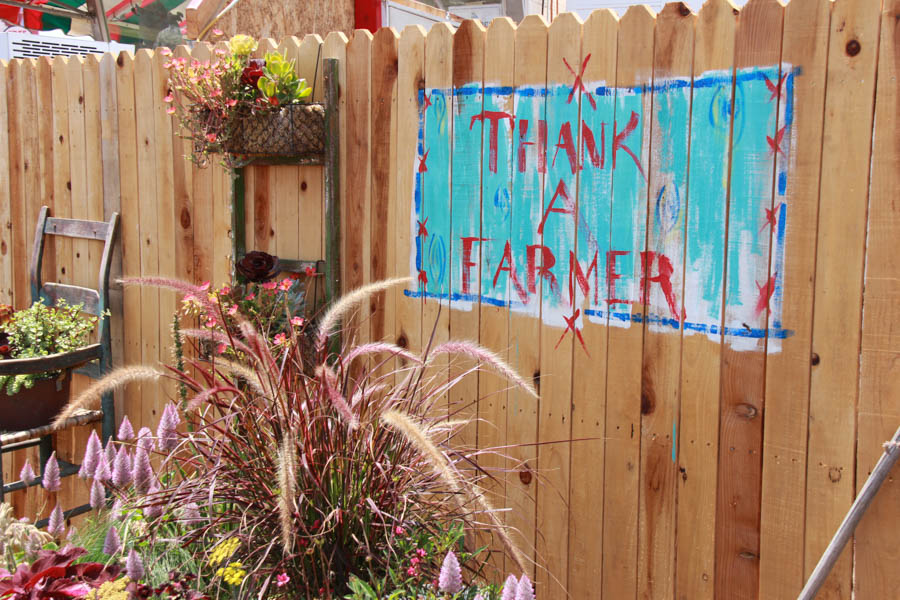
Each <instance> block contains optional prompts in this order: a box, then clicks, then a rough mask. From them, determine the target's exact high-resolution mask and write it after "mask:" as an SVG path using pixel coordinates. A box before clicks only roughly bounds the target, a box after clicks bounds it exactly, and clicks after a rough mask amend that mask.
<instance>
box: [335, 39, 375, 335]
mask: <svg viewBox="0 0 900 600" xmlns="http://www.w3.org/2000/svg"><path fill="white" fill-rule="evenodd" d="M371 55H372V34H371V33H369V32H368V31H367V30H365V29H357V30H356V31H355V32H354V34H353V37H352V38H351V39H350V43H348V44H347V112H346V113H345V114H346V118H347V163H346V165H347V189H348V190H351V189H352V190H354V192H353V193H352V194H351V195H350V196H349V197H348V202H347V204H345V205H344V207H343V208H344V210H343V211H342V215H341V219H342V231H343V232H344V246H343V249H342V258H343V261H342V265H341V268H342V269H343V282H344V290H345V291H346V292H349V291H351V290H353V289H355V288H358V287H359V286H361V285H363V284H365V283H368V282H369V281H371V272H370V269H371V264H372V261H371V248H370V246H369V235H370V231H371V229H370V209H371V202H370V198H371V194H372V185H371V138H370V127H369V123H370V121H369V119H370V118H371V113H370V108H369V107H370V104H369V103H370V86H371V83H372V78H371ZM368 317H369V307H368V305H367V304H363V305H362V306H360V308H359V310H358V311H357V312H356V314H355V315H354V316H353V317H352V318H349V319H347V321H346V322H345V323H344V329H345V331H346V342H345V343H351V344H352V343H353V341H354V340H355V341H356V342H358V343H364V342H366V341H368V340H369V325H368Z"/></svg>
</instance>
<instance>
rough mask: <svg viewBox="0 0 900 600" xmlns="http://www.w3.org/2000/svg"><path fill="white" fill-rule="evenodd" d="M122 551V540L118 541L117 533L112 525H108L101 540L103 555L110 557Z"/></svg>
mask: <svg viewBox="0 0 900 600" xmlns="http://www.w3.org/2000/svg"><path fill="white" fill-rule="evenodd" d="M121 549H122V540H120V539H119V531H118V530H117V529H116V528H115V526H114V525H110V526H109V529H108V530H107V531H106V538H104V540H103V554H106V555H107V556H112V555H113V554H116V553H117V552H118V551H119V550H121Z"/></svg>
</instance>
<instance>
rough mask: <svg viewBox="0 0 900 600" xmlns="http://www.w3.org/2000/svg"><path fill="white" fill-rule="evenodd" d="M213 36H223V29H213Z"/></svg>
mask: <svg viewBox="0 0 900 600" xmlns="http://www.w3.org/2000/svg"><path fill="white" fill-rule="evenodd" d="M212 34H213V35H214V36H217V37H218V36H220V35H222V30H221V29H218V28H216V29H213V30H212Z"/></svg>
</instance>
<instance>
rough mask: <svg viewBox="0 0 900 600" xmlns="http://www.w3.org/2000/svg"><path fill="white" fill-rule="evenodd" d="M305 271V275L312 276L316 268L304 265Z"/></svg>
mask: <svg viewBox="0 0 900 600" xmlns="http://www.w3.org/2000/svg"><path fill="white" fill-rule="evenodd" d="M305 272H306V276H307V277H312V276H314V275H315V274H316V269H315V268H314V267H306V269H305Z"/></svg>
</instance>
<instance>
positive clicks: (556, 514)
mask: <svg viewBox="0 0 900 600" xmlns="http://www.w3.org/2000/svg"><path fill="white" fill-rule="evenodd" d="M582 61H583V59H582V53H581V21H580V20H579V19H578V17H576V16H575V15H574V14H573V13H566V14H562V15H560V16H559V17H557V18H556V19H554V20H553V22H552V23H551V25H550V28H549V31H548V40H547V59H546V68H547V100H546V113H545V114H546V116H545V119H546V122H547V135H548V140H547V152H548V157H547V172H546V174H545V176H544V186H543V187H544V202H543V210H542V211H541V221H540V223H541V225H543V233H541V227H540V226H539V227H538V229H537V234H538V236H539V239H540V243H541V244H542V246H543V248H542V249H541V252H542V253H543V252H546V251H547V250H549V252H550V253H552V255H553V256H555V257H556V264H555V265H554V267H553V268H548V272H549V273H550V277H541V285H540V291H541V402H540V411H539V413H538V443H539V444H542V445H540V446H538V465H539V468H540V470H541V474H542V476H543V477H542V480H541V485H540V486H539V487H538V496H537V530H538V533H539V536H538V544H537V546H538V552H537V554H538V557H540V558H541V560H542V563H541V564H542V565H543V566H544V567H545V568H546V569H547V574H546V576H543V577H540V579H541V580H542V581H540V583H541V584H542V585H539V590H540V592H539V593H542V594H548V595H550V596H554V597H555V596H558V595H560V594H563V593H565V591H566V589H567V588H568V559H569V510H568V501H569V497H568V496H569V483H570V482H569V469H570V458H571V456H570V454H571V445H570V444H569V443H567V440H569V439H571V435H572V421H571V413H572V378H573V372H572V367H573V361H574V358H573V351H574V352H585V351H586V348H585V347H584V346H582V345H581V343H580V342H578V341H576V340H577V335H578V334H579V333H580V309H578V308H576V307H575V303H574V301H573V299H572V298H571V297H570V294H571V292H573V291H574V290H573V289H572V288H570V287H568V286H567V285H565V282H566V281H567V275H568V272H567V271H568V266H569V264H568V263H569V261H568V260H566V258H567V256H566V255H567V254H568V252H569V251H570V249H571V248H574V249H575V250H576V252H577V238H576V230H575V215H577V214H578V179H577V174H578V172H579V165H578V164H577V163H578V158H577V154H576V158H575V162H571V157H568V155H567V153H566V152H560V151H559V150H560V145H561V144H565V141H564V138H562V139H561V136H562V135H563V134H562V132H563V130H564V128H565V127H569V128H570V130H571V129H572V128H574V129H575V131H574V132H572V133H571V136H572V138H573V141H574V142H575V144H576V145H575V147H576V148H580V147H581V144H580V137H581V132H580V128H579V127H578V124H579V122H580V118H581V115H580V108H581V89H580V88H579V87H578V85H577V82H576V76H577V75H576V73H577V71H576V73H573V72H572V70H573V69H579V70H580V67H581V65H582ZM572 90H575V91H576V92H577V93H574V94H573V93H572ZM553 139H556V140H557V142H556V147H555V149H553V148H552V145H553V142H552V141H551V140H553ZM551 149H553V150H554V151H553V154H552V157H553V158H552V160H551V159H550V154H549V153H550V150H551ZM564 155H565V157H564ZM568 202H574V206H575V210H574V214H573V211H572V210H571V208H569V207H568V206H567V203H568ZM551 210H553V211H559V212H554V213H551ZM567 213H568V214H567ZM544 248H546V249H547V250H544ZM541 262H542V265H543V264H544V259H543V258H542V259H541ZM545 266H547V267H550V265H549V264H547V265H545ZM554 278H555V280H554ZM567 288H568V289H567ZM576 311H578V312H577V313H576ZM567 318H571V319H573V320H574V330H572V331H570V330H569V327H567V322H566V319H567ZM544 444H546V445H544Z"/></svg>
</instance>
